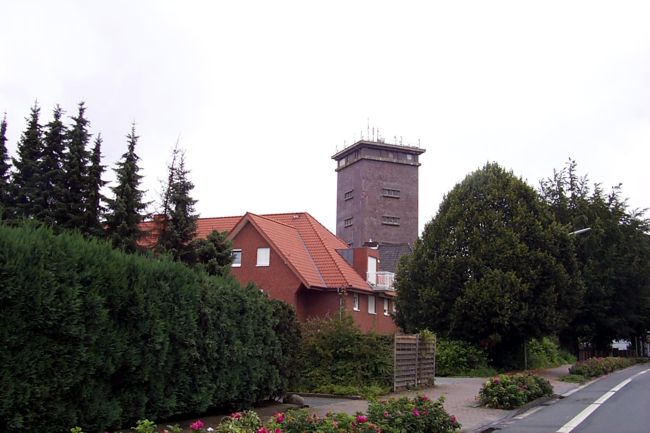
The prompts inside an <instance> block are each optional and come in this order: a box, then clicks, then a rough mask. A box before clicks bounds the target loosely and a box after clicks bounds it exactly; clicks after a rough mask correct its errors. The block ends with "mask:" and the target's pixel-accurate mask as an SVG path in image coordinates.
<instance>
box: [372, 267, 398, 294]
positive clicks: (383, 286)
mask: <svg viewBox="0 0 650 433" xmlns="http://www.w3.org/2000/svg"><path fill="white" fill-rule="evenodd" d="M366 281H367V282H368V284H370V286H371V287H372V289H373V290H375V291H378V292H385V291H388V290H395V289H394V288H393V283H394V282H395V274H394V273H392V272H368V277H367V278H366Z"/></svg>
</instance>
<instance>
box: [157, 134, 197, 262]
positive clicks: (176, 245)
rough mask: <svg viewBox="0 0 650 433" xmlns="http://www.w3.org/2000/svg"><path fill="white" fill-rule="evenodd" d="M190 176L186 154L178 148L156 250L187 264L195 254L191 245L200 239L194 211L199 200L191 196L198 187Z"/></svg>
mask: <svg viewBox="0 0 650 433" xmlns="http://www.w3.org/2000/svg"><path fill="white" fill-rule="evenodd" d="M188 175H189V170H188V169H187V168H186V167H185V152H183V151H181V150H180V149H179V148H178V146H176V147H175V148H174V150H173V153H172V162H171V163H170V165H169V167H168V176H167V184H166V185H165V188H164V192H163V204H162V208H163V209H162V222H161V229H160V235H159V236H158V242H157V245H156V249H157V250H158V251H159V252H167V253H170V254H171V255H172V257H174V258H175V259H176V260H182V261H187V260H188V257H187V256H188V254H191V253H190V251H191V245H190V242H191V241H192V240H193V239H194V237H195V235H196V220H197V218H198V215H197V214H196V212H195V210H194V205H195V204H196V200H194V199H193V198H192V197H191V195H190V193H191V192H192V190H193V189H194V184H193V183H192V182H191V181H190V180H189V178H188Z"/></svg>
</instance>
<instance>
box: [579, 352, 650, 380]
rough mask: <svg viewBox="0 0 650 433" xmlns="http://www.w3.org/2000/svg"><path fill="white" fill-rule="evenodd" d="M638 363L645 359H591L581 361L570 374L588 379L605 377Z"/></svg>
mask: <svg viewBox="0 0 650 433" xmlns="http://www.w3.org/2000/svg"><path fill="white" fill-rule="evenodd" d="M638 362H645V360H643V359H638V358H614V357H608V358H589V359H587V360H585V361H580V362H578V363H576V364H574V365H573V366H571V368H569V373H570V374H572V375H579V376H582V377H585V378H587V379H589V378H592V377H598V376H603V375H605V374H608V373H611V372H612V371H615V370H620V369H622V368H627V367H629V366H631V365H634V364H636V363H638Z"/></svg>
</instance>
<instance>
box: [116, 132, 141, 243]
mask: <svg viewBox="0 0 650 433" xmlns="http://www.w3.org/2000/svg"><path fill="white" fill-rule="evenodd" d="M126 138H127V151H126V153H124V154H123V155H122V159H121V160H120V161H119V162H118V163H117V167H116V168H115V169H114V170H115V174H116V175H117V185H116V186H114V187H113V188H111V190H112V191H113V198H112V199H108V200H107V205H108V209H107V215H106V230H107V234H108V238H109V239H110V240H111V242H112V243H113V246H115V247H116V248H121V249H124V250H125V251H127V252H135V251H137V250H138V249H139V248H138V239H140V237H142V231H141V230H140V223H141V222H142V221H143V219H144V217H145V215H144V212H145V209H146V208H147V203H145V202H144V201H143V197H144V191H142V190H140V182H141V180H142V176H141V175H140V173H139V172H140V167H139V165H138V161H139V160H140V157H138V155H137V154H136V153H135V146H136V144H137V142H138V138H139V137H138V136H137V135H135V125H132V126H131V132H130V133H129V134H128V135H127V136H126Z"/></svg>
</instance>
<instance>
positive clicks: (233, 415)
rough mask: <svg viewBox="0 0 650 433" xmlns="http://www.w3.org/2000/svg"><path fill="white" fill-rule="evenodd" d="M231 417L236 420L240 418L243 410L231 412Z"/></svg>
mask: <svg viewBox="0 0 650 433" xmlns="http://www.w3.org/2000/svg"><path fill="white" fill-rule="evenodd" d="M230 418H232V419H234V420H239V419H240V418H241V412H235V413H231V414H230Z"/></svg>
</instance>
